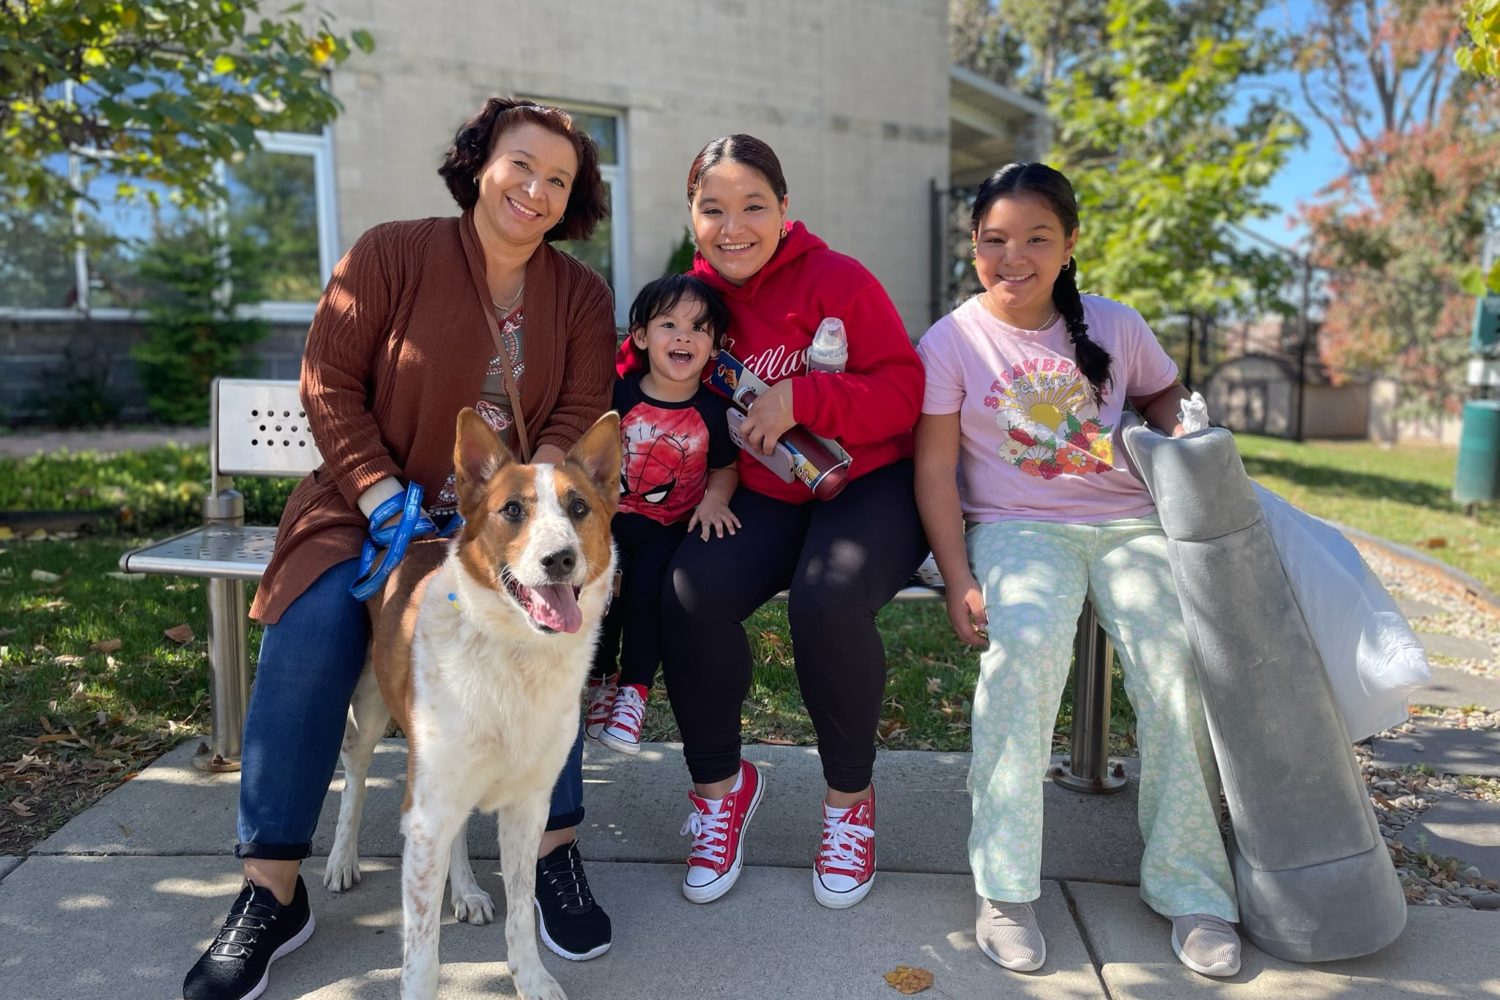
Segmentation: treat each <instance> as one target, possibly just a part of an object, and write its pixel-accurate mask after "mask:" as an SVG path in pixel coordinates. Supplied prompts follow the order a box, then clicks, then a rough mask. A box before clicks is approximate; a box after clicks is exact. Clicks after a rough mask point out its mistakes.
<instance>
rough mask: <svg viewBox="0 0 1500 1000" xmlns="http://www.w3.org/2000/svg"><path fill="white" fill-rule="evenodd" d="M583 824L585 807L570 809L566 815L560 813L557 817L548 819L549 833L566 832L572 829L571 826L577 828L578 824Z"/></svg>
mask: <svg viewBox="0 0 1500 1000" xmlns="http://www.w3.org/2000/svg"><path fill="white" fill-rule="evenodd" d="M582 822H583V806H579V807H578V808H577V809H569V810H568V811H567V812H565V813H558V814H557V815H556V816H548V817H547V829H548V830H549V831H550V830H566V829H567V828H568V827H570V826H577V825H578V824H580V823H582Z"/></svg>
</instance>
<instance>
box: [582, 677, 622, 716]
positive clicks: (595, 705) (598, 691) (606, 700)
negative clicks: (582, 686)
mask: <svg viewBox="0 0 1500 1000" xmlns="http://www.w3.org/2000/svg"><path fill="white" fill-rule="evenodd" d="M615 690H616V689H615V684H614V681H609V682H606V683H604V684H590V685H589V707H588V711H587V713H586V714H587V717H588V720H589V721H590V722H608V721H609V706H610V705H611V704H612V703H613V702H614V700H615Z"/></svg>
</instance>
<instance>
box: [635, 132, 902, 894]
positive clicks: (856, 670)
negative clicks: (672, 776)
mask: <svg viewBox="0 0 1500 1000" xmlns="http://www.w3.org/2000/svg"><path fill="white" fill-rule="evenodd" d="M687 194H688V203H689V206H690V207H691V210H692V220H693V233H694V237H695V239H696V241H697V244H698V255H697V257H696V258H695V260H694V262H693V271H692V273H693V274H694V275H696V276H697V277H699V278H702V279H703V280H704V281H706V282H708V283H709V284H710V285H712V286H713V287H714V288H715V289H716V290H717V291H718V292H719V293H720V294H721V295H722V296H723V298H724V301H725V303H726V304H727V305H728V307H729V318H730V323H729V339H728V342H727V345H726V347H727V349H728V350H729V351H730V352H731V353H732V354H734V356H735V357H737V358H739V359H740V360H742V361H744V362H745V363H746V365H747V366H748V367H750V368H751V369H752V370H753V371H754V372H755V373H756V374H757V375H759V376H760V377H761V378H762V379H764V380H765V381H766V382H768V383H770V385H771V389H770V391H769V392H767V393H766V394H765V395H764V396H762V397H761V398H760V399H758V400H757V401H756V402H755V404H754V406H753V407H752V408H751V412H750V415H749V417H748V418H747V419H746V421H745V423H744V426H743V428H742V430H743V434H744V437H745V438H746V440H747V442H748V444H749V445H750V446H752V447H758V448H760V449H761V450H762V451H764V452H766V453H769V452H770V450H771V447H772V446H773V445H774V444H775V442H776V440H777V439H778V438H779V437H780V436H781V435H782V434H784V433H785V432H786V430H787V429H788V428H789V427H791V426H792V425H793V424H794V423H795V424H801V425H802V426H803V427H806V428H808V429H810V430H812V431H813V432H814V433H816V434H821V435H823V436H824V437H829V438H837V439H838V441H839V443H841V444H842V445H843V446H844V448H845V449H846V450H847V451H848V452H849V454H850V455H851V456H852V457H853V459H854V461H853V465H852V466H851V468H850V477H851V480H850V482H849V484H848V485H847V486H846V487H845V488H844V490H843V492H842V493H840V494H839V495H838V496H837V497H835V498H834V499H833V500H830V501H826V502H825V501H820V500H815V499H813V495H812V493H811V492H810V491H809V490H808V489H807V487H805V486H803V485H802V484H801V483H800V482H792V483H786V482H783V481H782V480H780V479H778V478H777V477H776V476H775V475H774V474H773V473H772V472H771V471H770V470H769V469H768V468H766V466H764V465H762V464H761V463H760V462H758V461H756V460H755V459H754V458H753V457H751V456H750V455H746V454H741V456H740V459H739V473H740V487H739V490H738V491H737V492H736V493H735V495H734V499H733V500H732V501H731V503H730V507H731V509H732V510H733V511H734V513H735V515H736V516H737V517H738V518H739V520H740V523H741V525H742V528H741V530H740V531H739V532H738V533H737V534H734V535H726V536H724V537H722V538H717V537H715V538H709V539H707V540H703V539H701V538H699V537H698V536H696V535H693V536H690V537H688V538H687V539H686V540H685V541H684V542H683V543H682V547H681V548H680V549H678V552H677V556H676V557H675V560H674V562H673V565H672V570H671V572H670V573H669V574H668V582H667V585H666V587H665V592H664V593H663V595H662V636H663V649H662V656H663V668H664V674H665V677H666V681H667V690H668V693H669V695H670V697H671V701H672V710H673V713H674V714H675V715H676V717H677V725H678V728H679V729H680V730H681V732H682V741H683V753H684V756H685V757H686V759H687V765H688V770H689V772H690V773H691V776H692V779H693V790H692V792H691V793H690V794H689V796H688V797H689V799H691V801H692V804H693V811H692V813H691V814H690V815H689V816H688V821H687V824H686V826H685V827H684V830H683V832H684V833H689V834H691V835H692V836H693V847H692V853H691V856H690V857H689V858H688V870H687V875H686V877H685V878H684V880H683V886H682V888H683V894H684V895H686V896H687V898H688V899H690V900H692V901H693V902H698V903H706V902H709V901H711V900H714V899H717V898H719V897H720V896H722V895H723V894H724V893H725V892H727V891H728V890H729V888H730V887H731V886H732V885H733V884H734V882H735V880H736V879H737V878H738V877H739V872H740V867H741V863H742V859H743V852H744V833H745V827H746V825H747V824H748V823H749V820H750V817H751V815H752V814H753V813H754V811H755V807H756V806H757V805H758V804H759V802H760V799H761V796H762V794H763V792H764V787H765V786H764V780H763V778H762V775H761V774H760V773H759V771H758V770H757V769H756V768H755V766H754V765H753V764H750V763H749V762H748V761H744V760H742V759H741V757H740V710H741V706H742V703H743V702H744V699H745V696H746V694H748V693H749V690H750V674H751V658H750V647H749V643H748V642H747V641H746V638H745V630H744V626H743V624H742V623H743V622H744V620H745V619H746V618H748V617H749V616H750V614H751V613H752V612H753V611H754V610H755V609H756V608H758V607H760V605H762V604H763V603H765V602H766V601H767V600H768V599H769V598H771V597H772V596H773V595H774V594H776V593H777V592H778V591H780V590H782V589H784V588H789V589H790V591H791V594H790V598H791V600H790V604H789V606H788V615H789V618H790V622H791V631H792V648H793V652H794V654H795V656H796V663H797V679H798V683H799V684H800V686H801V689H802V697H803V701H804V702H805V703H806V705H807V711H808V714H809V715H810V716H811V718H812V722H813V726H814V728H815V729H816V730H817V734H818V749H819V753H820V754H821V756H822V761H823V774H824V778H825V780H826V781H827V783H828V791H827V794H826V796H825V798H824V802H823V837H822V842H821V845H820V846H819V848H818V850H817V852H816V861H815V864H814V871H813V891H814V895H815V896H816V898H817V900H818V902H820V903H822V904H823V905H824V906H829V907H833V908H842V907H846V906H852V905H854V904H855V903H857V902H859V901H860V900H861V899H863V898H864V896H865V894H866V893H867V892H868V891H869V889H870V886H871V882H872V879H873V877H874V874H875V839H874V823H875V798H874V788H873V786H872V785H871V781H870V777H871V771H872V768H873V766H874V763H875V728H876V725H877V724H878V722H879V721H880V706H881V702H882V699H883V697H884V691H885V650H884V648H883V646H882V645H881V641H880V634H879V633H878V632H877V631H876V629H875V614H876V612H877V611H879V610H880V608H881V607H882V606H884V605H885V604H886V602H887V601H889V600H890V599H891V597H892V596H893V595H894V594H895V593H896V591H897V590H899V589H900V588H901V587H902V586H903V585H904V584H905V583H906V582H907V581H908V580H909V579H910V578H911V575H912V573H913V571H914V570H915V569H916V567H917V565H918V564H919V563H920V562H921V561H922V558H923V557H924V556H925V555H926V553H927V543H926V541H925V539H924V538H923V535H922V529H921V523H920V520H919V518H918V515H917V509H916V501H915V499H914V495H913V487H912V480H913V472H912V461H911V455H912V428H913V426H914V425H915V424H916V421H917V417H918V414H919V412H920V410H921V402H922V391H923V385H924V379H923V371H922V364H921V362H920V361H919V360H918V358H917V354H916V351H915V350H914V349H913V348H912V344H911V340H910V338H908V336H907V333H906V328H905V326H904V325H903V324H902V322H901V317H900V316H899V315H898V314H897V312H896V309H895V306H893V305H892V304H891V300H890V297H889V296H887V295H886V293H885V289H883V288H882V287H881V286H880V282H879V281H877V280H876V279H875V276H874V275H872V274H871V273H870V272H869V271H867V270H866V269H865V268H864V267H863V266H862V265H861V264H860V263H859V262H858V261H856V260H854V259H852V258H850V257H846V256H844V255H843V254H839V253H835V252H834V251H832V250H830V249H828V246H827V244H825V243H824V242H823V241H822V240H820V239H818V238H817V237H816V236H814V235H813V234H812V233H810V232H808V231H807V228H806V227H805V226H804V225H803V224H802V223H800V222H794V223H788V222H787V218H786V212H787V190H786V180H785V178H784V177H783V175H782V171H781V164H780V163H779V162H778V161H777V159H776V154H775V153H774V152H772V150H771V148H770V147H769V146H767V145H766V144H765V143H764V142H761V141H760V140H759V139H756V138H754V137H752V136H748V135H732V136H727V137H725V138H722V139H715V140H714V141H713V142H710V143H709V144H708V145H707V146H705V147H704V148H703V150H702V152H700V153H699V154H698V156H697V158H696V159H695V160H694V161H693V165H692V168H691V169H690V170H689V172H688V184H687ZM827 316H836V317H838V318H839V319H841V320H843V322H844V327H845V329H846V331H847V335H848V340H849V361H848V364H847V366H846V368H845V370H844V371H843V372H839V373H828V372H819V373H815V374H808V373H807V348H808V345H809V344H810V343H811V342H812V336H813V333H814V331H815V330H816V329H817V327H818V324H819V322H820V321H821V320H822V319H823V318H824V317H827Z"/></svg>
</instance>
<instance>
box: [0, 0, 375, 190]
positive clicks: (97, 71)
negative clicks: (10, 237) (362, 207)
mask: <svg viewBox="0 0 1500 1000" xmlns="http://www.w3.org/2000/svg"><path fill="white" fill-rule="evenodd" d="M262 6H263V5H262V3H260V2H259V0H237V2H235V3H227V2H223V0H174V2H172V3H151V2H146V0H0V20H3V21H4V22H5V30H4V32H0V215H7V216H9V215H12V214H14V213H16V212H17V211H23V210H30V209H34V208H37V207H44V206H49V205H61V204H66V203H68V201H69V199H71V198H73V197H75V196H77V195H78V192H75V191H74V189H73V188H72V186H71V184H70V182H69V179H68V178H67V177H66V176H65V175H63V174H61V173H59V172H58V171H57V170H56V169H53V168H51V167H49V165H48V162H47V161H48V158H49V157H55V155H56V154H60V153H72V154H73V155H75V156H77V157H79V158H80V160H81V161H82V164H83V168H84V175H85V176H84V181H85V187H86V184H87V181H88V179H89V177H90V176H91V175H92V174H94V173H97V172H99V171H101V170H103V169H107V170H108V172H109V173H110V174H112V175H115V176H117V177H120V178H122V185H121V188H122V190H121V193H122V194H123V195H126V196H129V195H130V194H132V193H135V191H136V189H135V188H134V187H133V186H132V185H133V183H134V182H141V181H149V182H155V183H157V184H161V185H164V186H166V187H167V188H169V189H171V190H173V191H175V192H177V193H178V195H179V196H180V197H181V198H182V199H183V200H184V201H185V202H187V203H188V204H208V203H211V202H213V201H214V200H215V199H217V198H218V197H219V196H220V194H221V193H222V192H221V191H220V189H219V186H218V184H217V183H216V181H215V179H214V168H215V165H216V164H217V163H219V162H221V161H234V160H238V159H239V158H241V157H243V156H244V155H245V154H246V153H248V152H250V151H251V150H253V149H255V148H256V147H257V145H258V143H257V141H256V138H255V131H256V130H257V129H267V130H308V129H315V128H318V127H321V126H322V125H323V124H325V123H327V122H329V121H331V120H332V119H333V118H334V116H335V115H336V114H337V113H338V111H339V109H340V106H339V103H338V101H337V100H336V99H335V98H334V97H333V95H332V94H330V93H329V92H328V91H327V90H326V89H325V87H324V76H325V73H326V72H327V70H328V69H330V68H331V67H332V66H334V65H336V64H337V63H340V62H342V61H343V60H344V59H346V58H347V57H348V56H349V54H350V52H351V50H352V48H358V49H361V50H363V51H365V52H369V51H371V50H372V49H373V47H374V42H373V40H372V39H371V38H370V36H369V34H368V33H366V32H364V31H354V32H351V33H350V34H349V35H348V36H347V37H345V36H343V35H339V34H336V33H334V31H333V29H332V27H331V25H330V23H329V21H328V19H327V18H326V17H323V16H318V17H311V16H307V17H304V16H303V12H302V5H301V4H293V5H291V6H288V7H285V8H278V9H277V12H276V13H275V14H272V15H267V14H263V13H262V9H261V8H262ZM146 194H147V196H148V197H153V198H154V197H155V195H154V190H153V191H147V192H146ZM85 197H86V196H85Z"/></svg>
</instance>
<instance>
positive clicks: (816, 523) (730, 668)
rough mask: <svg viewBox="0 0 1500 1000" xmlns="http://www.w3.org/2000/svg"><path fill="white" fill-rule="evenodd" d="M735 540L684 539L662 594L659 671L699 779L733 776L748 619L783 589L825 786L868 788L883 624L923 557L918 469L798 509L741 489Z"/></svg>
mask: <svg viewBox="0 0 1500 1000" xmlns="http://www.w3.org/2000/svg"><path fill="white" fill-rule="evenodd" d="M730 508H731V509H732V510H733V511H734V513H735V514H736V516H738V517H739V519H740V525H741V526H740V529H739V532H738V533H737V534H734V535H728V536H726V537H724V538H712V537H711V538H709V540H708V541H703V540H702V539H700V538H699V537H698V536H697V535H696V534H694V535H689V536H688V537H687V538H686V539H685V540H684V541H683V543H682V545H681V547H680V548H678V550H677V556H676V558H675V559H674V560H673V562H672V568H671V571H670V573H669V574H668V578H667V580H666V583H665V584H664V586H663V589H662V602H661V603H662V608H661V613H662V666H663V671H664V673H665V675H666V680H667V694H668V695H669V697H670V698H671V701H672V712H673V714H674V715H675V716H676V717H677V728H678V729H679V730H680V731H681V733H682V744H683V756H684V757H685V758H686V759H687V766H688V771H689V772H690V773H691V774H692V778H693V781H695V782H697V783H699V784H711V783H712V782H715V781H722V780H724V779H726V778H730V777H733V776H734V775H735V773H736V772H737V771H738V769H739V765H740V709H741V706H742V704H743V702H744V700H745V696H746V695H747V694H749V692H750V674H751V669H752V663H751V659H750V644H749V642H748V640H747V639H746V638H745V628H744V624H743V623H744V621H745V619H746V618H748V617H750V615H751V613H752V612H754V611H755V609H756V608H758V607H760V606H761V605H762V604H764V603H765V602H766V601H767V600H768V599H770V598H771V597H772V596H773V595H774V594H776V592H777V591H779V590H782V589H790V592H791V593H790V598H791V599H790V603H789V605H788V608H787V614H788V617H789V619H790V623H791V630H792V652H793V655H794V656H795V657H796V662H797V683H798V685H799V686H800V687H801V689H802V701H803V703H804V704H805V705H806V706H807V713H808V715H809V716H810V717H811V718H812V723H813V728H814V729H815V730H816V731H817V734H818V751H819V754H820V756H821V757H822V760H823V776H824V778H825V780H826V781H827V782H828V786H829V787H830V788H832V789H834V790H835V791H840V792H858V791H861V790H863V789H864V788H865V787H866V786H867V785H869V784H870V775H871V772H872V771H873V769H874V765H875V729H876V726H877V725H878V724H879V722H880V706H881V701H882V698H883V696H884V693H885V648H884V647H883V646H882V645H881V641H880V633H879V631H877V630H876V628H875V615H876V613H877V612H878V611H879V610H880V609H881V608H882V607H884V606H885V604H886V602H887V601H889V600H890V599H891V597H892V596H894V595H895V593H896V591H898V590H900V589H901V588H902V587H903V586H905V585H906V583H907V581H909V580H910V579H911V575H912V573H913V572H914V571H915V570H916V568H917V566H918V564H920V563H921V561H922V559H923V557H924V556H926V554H927V541H926V539H925V538H924V537H923V534H922V526H921V522H920V521H919V520H918V518H917V505H916V499H915V496H914V494H913V491H912V463H911V462H910V461H902V462H896V463H894V464H892V465H888V466H885V467H884V468H881V469H877V470H875V471H874V472H871V473H869V474H868V475H865V476H861V477H860V478H859V479H856V480H854V481H853V482H851V483H850V484H849V485H848V486H847V487H845V488H844V491H843V493H841V494H839V496H838V497H836V498H835V499H833V500H831V501H829V502H826V503H824V502H821V501H816V500H815V501H811V502H809V503H805V504H789V503H784V502H782V501H780V500H773V499H771V498H770V497H767V496H765V495H763V494H760V493H756V492H753V491H751V490H747V489H744V488H741V489H740V490H738V491H737V492H736V493H735V495H734V499H733V500H732V501H731V502H730Z"/></svg>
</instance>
